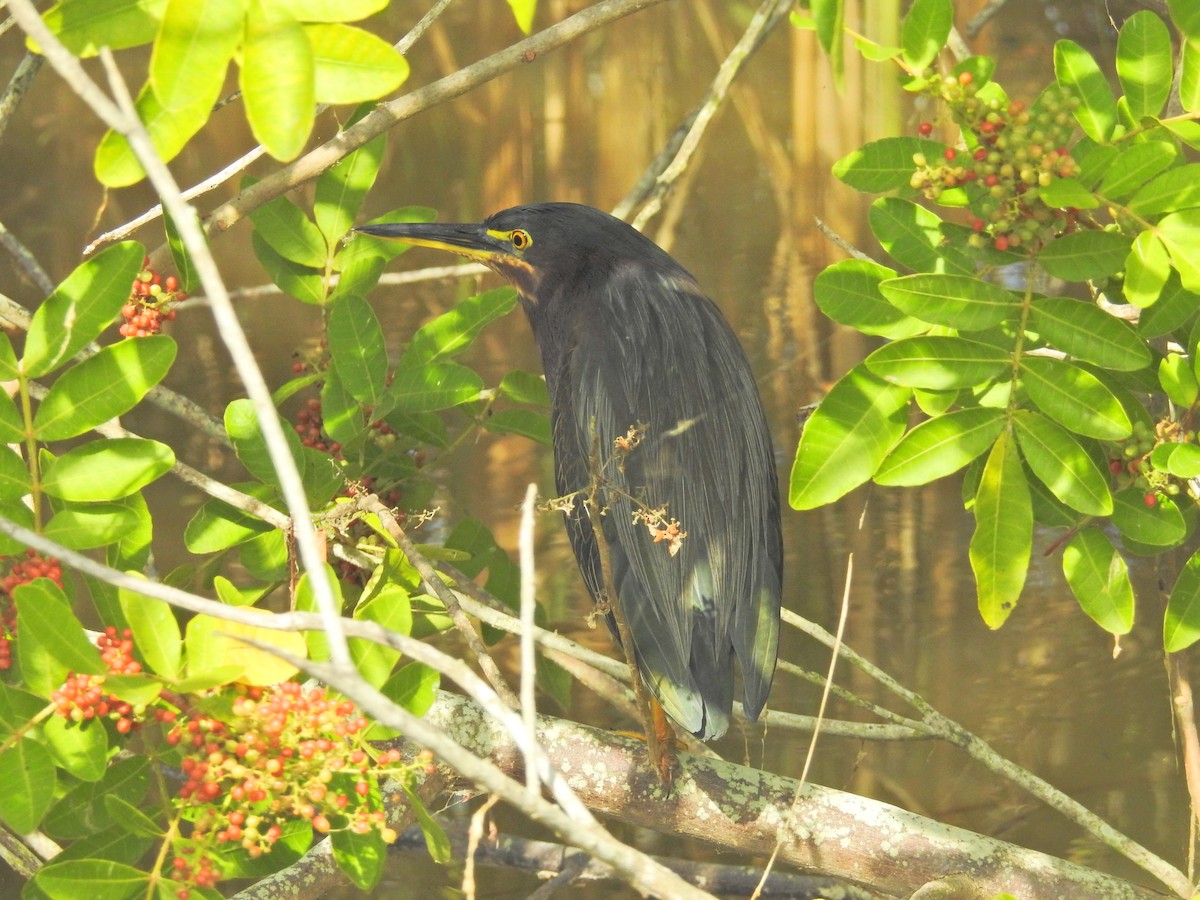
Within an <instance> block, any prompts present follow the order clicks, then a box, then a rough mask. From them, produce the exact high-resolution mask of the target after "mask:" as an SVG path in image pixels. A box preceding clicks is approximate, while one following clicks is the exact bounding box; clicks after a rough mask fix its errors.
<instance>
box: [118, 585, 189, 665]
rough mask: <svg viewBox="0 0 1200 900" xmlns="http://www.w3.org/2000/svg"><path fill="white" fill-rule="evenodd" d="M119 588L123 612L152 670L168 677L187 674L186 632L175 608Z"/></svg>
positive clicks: (143, 657)
mask: <svg viewBox="0 0 1200 900" xmlns="http://www.w3.org/2000/svg"><path fill="white" fill-rule="evenodd" d="M118 591H119V596H120V599H121V612H122V613H124V614H125V620H126V621H127V622H128V623H129V627H130V629H131V630H132V631H133V640H134V643H135V644H136V645H137V648H138V651H139V652H140V653H141V655H142V659H144V660H145V661H146V664H147V665H148V666H149V667H150V671H152V672H154V673H155V674H156V675H161V676H163V677H164V678H170V679H176V678H179V676H180V675H182V674H183V666H182V663H183V635H182V633H181V632H180V630H179V621H178V620H177V619H176V618H175V613H174V611H173V610H172V609H171V607H170V606H168V605H167V604H166V603H163V602H162V601H161V600H155V599H154V598H152V597H147V596H145V595H144V594H139V593H137V592H136V591H132V590H130V589H128V588H119V589H118Z"/></svg>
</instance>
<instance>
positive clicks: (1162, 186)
mask: <svg viewBox="0 0 1200 900" xmlns="http://www.w3.org/2000/svg"><path fill="white" fill-rule="evenodd" d="M1135 146H1136V145H1135ZM1127 205H1128V207H1129V211H1130V212H1132V213H1134V214H1135V215H1139V216H1141V217H1142V218H1149V217H1150V216H1156V215H1159V214H1160V213H1167V212H1177V211H1178V210H1181V209H1189V208H1191V207H1195V206H1200V163H1189V164H1187V165H1185V166H1179V167H1177V168H1174V169H1168V170H1167V171H1166V172H1163V173H1162V174H1161V175H1159V176H1158V177H1156V178H1154V179H1152V180H1151V181H1149V182H1147V183H1146V184H1144V185H1142V186H1141V187H1140V188H1139V189H1138V191H1137V193H1135V194H1134V195H1133V197H1132V198H1131V199H1130V200H1129V203H1128V204H1127Z"/></svg>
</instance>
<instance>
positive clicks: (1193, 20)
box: [1167, 0, 1200, 38]
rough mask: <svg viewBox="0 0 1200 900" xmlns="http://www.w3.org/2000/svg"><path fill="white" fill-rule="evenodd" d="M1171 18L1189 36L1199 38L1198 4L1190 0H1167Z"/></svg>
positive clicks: (1199, 13)
mask: <svg viewBox="0 0 1200 900" xmlns="http://www.w3.org/2000/svg"><path fill="white" fill-rule="evenodd" d="M1167 9H1169V10H1170V11H1171V20H1172V21H1173V22H1174V23H1175V25H1176V27H1177V28H1178V29H1179V30H1180V31H1182V32H1183V33H1184V34H1186V35H1187V36H1188V37H1189V38H1200V6H1196V4H1195V3H1193V2H1192V0H1167Z"/></svg>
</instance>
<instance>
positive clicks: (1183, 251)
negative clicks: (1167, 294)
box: [1157, 209, 1200, 293]
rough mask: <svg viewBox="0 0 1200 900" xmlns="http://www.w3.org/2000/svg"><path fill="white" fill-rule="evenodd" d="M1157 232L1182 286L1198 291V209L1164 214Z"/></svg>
mask: <svg viewBox="0 0 1200 900" xmlns="http://www.w3.org/2000/svg"><path fill="white" fill-rule="evenodd" d="M1157 234H1158V237H1159V240H1161V241H1162V242H1163V244H1165V245H1166V248H1167V252H1168V253H1170V254H1171V262H1172V263H1173V264H1174V266H1175V269H1176V270H1177V271H1178V272H1179V280H1180V281H1181V282H1182V283H1183V286H1184V287H1185V288H1187V289H1188V290H1189V291H1192V292H1193V293H1197V292H1200V209H1185V210H1183V211H1182V212H1175V213H1171V214H1170V215H1167V216H1164V217H1163V219H1162V221H1160V222H1159V223H1158V229H1157Z"/></svg>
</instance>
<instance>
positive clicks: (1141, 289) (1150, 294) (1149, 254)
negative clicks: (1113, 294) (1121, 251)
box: [1124, 231, 1171, 331]
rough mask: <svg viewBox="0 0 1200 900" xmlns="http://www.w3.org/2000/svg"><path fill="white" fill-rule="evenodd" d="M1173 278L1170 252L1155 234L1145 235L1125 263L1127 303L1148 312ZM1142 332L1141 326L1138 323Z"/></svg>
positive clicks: (1142, 234) (1148, 233)
mask: <svg viewBox="0 0 1200 900" xmlns="http://www.w3.org/2000/svg"><path fill="white" fill-rule="evenodd" d="M1170 277H1171V259H1170V257H1169V256H1168V254H1167V248H1166V247H1165V246H1164V245H1163V242H1162V241H1160V240H1159V239H1158V236H1157V235H1155V234H1154V232H1153V231H1143V232H1141V233H1140V234H1138V236H1137V237H1136V238H1134V240H1133V247H1132V248H1131V249H1130V251H1129V256H1128V257H1127V258H1126V260H1125V284H1124V289H1125V299H1126V300H1128V301H1129V302H1130V303H1132V304H1133V305H1134V306H1139V307H1141V308H1142V309H1145V308H1146V307H1148V306H1152V305H1153V304H1154V302H1155V301H1156V300H1158V298H1159V296H1160V295H1161V294H1162V289H1163V286H1164V285H1165V284H1166V283H1167V279H1168V278H1170ZM1138 326H1139V328H1138V330H1139V331H1140V330H1141V322H1139V323H1138Z"/></svg>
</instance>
